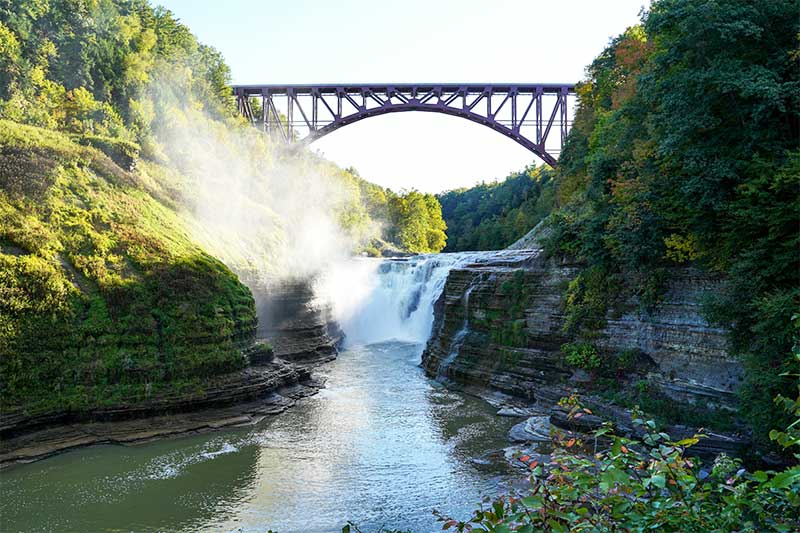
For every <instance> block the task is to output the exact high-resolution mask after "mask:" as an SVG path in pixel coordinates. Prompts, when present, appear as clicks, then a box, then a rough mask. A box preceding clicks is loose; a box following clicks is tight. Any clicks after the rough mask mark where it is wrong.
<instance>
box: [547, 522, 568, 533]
mask: <svg viewBox="0 0 800 533" xmlns="http://www.w3.org/2000/svg"><path fill="white" fill-rule="evenodd" d="M547 525H548V526H550V529H552V530H553V531H555V532H556V533H567V528H566V527H565V526H563V525H562V524H560V523H559V522H556V521H555V520H548V521H547Z"/></svg>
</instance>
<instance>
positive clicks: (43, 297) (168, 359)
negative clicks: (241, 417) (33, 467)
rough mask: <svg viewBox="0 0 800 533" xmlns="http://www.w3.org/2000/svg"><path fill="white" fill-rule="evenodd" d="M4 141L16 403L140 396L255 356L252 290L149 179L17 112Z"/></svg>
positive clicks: (3, 328)
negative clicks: (24, 121)
mask: <svg viewBox="0 0 800 533" xmlns="http://www.w3.org/2000/svg"><path fill="white" fill-rule="evenodd" d="M104 142H105V141H104ZM108 144H113V143H112V142H111V141H108ZM0 147H1V148H0V149H1V150H2V151H3V155H4V156H5V157H4V158H3V163H2V165H0V183H2V184H3V185H4V186H3V188H2V190H1V191H0V295H2V297H1V298H0V392H1V393H2V394H0V397H2V405H3V406H4V407H20V406H23V407H25V408H27V409H29V410H33V411H39V410H47V409H52V408H56V407H59V408H69V409H73V408H87V407H92V406H101V405H110V404H114V403H117V402H123V401H124V402H125V403H130V402H136V401H139V400H142V399H145V397H146V396H147V395H148V394H152V393H153V391H154V390H158V389H161V388H169V389H170V390H172V389H175V388H180V387H184V386H185V384H187V383H193V384H194V385H192V386H198V384H201V383H202V380H203V379H205V378H208V377H210V376H214V375H217V374H220V373H224V372H229V371H231V370H235V369H237V368H240V367H241V366H243V365H244V364H245V359H244V358H243V357H242V354H241V346H242V345H243V343H245V342H247V341H249V339H250V338H251V336H252V335H253V333H254V329H255V324H256V316H255V305H254V302H253V298H252V295H251V294H250V291H249V290H248V289H247V288H246V287H245V286H244V285H242V284H241V283H240V282H239V280H238V278H237V277H236V276H235V275H234V274H233V273H232V272H231V271H230V270H229V269H228V268H227V267H225V265H223V264H222V263H221V262H220V261H218V260H217V259H215V258H213V257H211V256H210V255H208V254H207V253H206V252H205V251H204V250H203V249H202V248H200V247H199V246H198V245H197V244H195V243H194V242H193V241H192V240H191V239H190V238H189V237H188V235H190V234H191V232H190V231H189V227H188V223H187V222H186V221H184V220H183V218H182V216H181V215H180V214H179V212H177V211H176V210H175V209H174V208H173V207H172V206H171V205H170V204H169V203H164V202H162V201H159V199H157V198H156V197H155V196H154V195H152V194H150V192H148V188H145V187H144V186H142V185H141V184H140V183H139V182H138V178H139V176H138V175H136V174H131V173H129V172H127V171H126V170H123V169H121V168H119V166H118V165H117V164H116V163H114V161H112V160H111V159H109V158H108V157H107V156H105V155H104V154H102V153H101V152H99V151H98V150H96V149H94V148H91V147H87V146H80V145H78V144H76V143H74V142H72V141H71V140H70V139H69V138H67V137H66V136H64V135H61V134H58V133H54V132H50V131H45V130H41V129H39V128H34V127H29V126H21V125H18V124H14V123H11V122H8V121H0ZM30 153H34V154H36V157H37V158H40V159H41V160H42V161H45V162H46V164H44V165H41V166H39V165H38V164H32V163H35V161H33V160H32V159H31V157H30V155H29V154H30ZM20 161H21V163H20ZM37 161H38V160H37ZM20 169H22V170H27V171H29V174H28V175H22V177H21V178H20V174H18V172H20ZM36 173H38V174H36ZM164 175H165V176H166V175H168V173H164ZM32 177H33V178H36V179H33V180H31V178H32ZM9 184H10V185H11V186H8V185H9ZM160 188H161V189H168V188H169V185H168V184H164V185H163V186H162V187H160Z"/></svg>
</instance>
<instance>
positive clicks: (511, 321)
mask: <svg viewBox="0 0 800 533" xmlns="http://www.w3.org/2000/svg"><path fill="white" fill-rule="evenodd" d="M529 283H530V281H529V280H528V279H526V277H525V271H524V270H522V269H519V270H515V271H514V273H513V274H512V275H511V276H510V277H509V278H508V279H506V280H505V281H503V282H502V283H501V284H500V287H499V289H498V291H497V293H498V295H499V296H500V298H501V306H500V309H489V310H487V311H486V313H485V316H484V318H483V319H482V320H481V321H480V323H479V325H480V326H481V327H483V328H485V329H487V330H489V338H490V339H491V342H493V343H494V344H499V345H501V346H510V347H515V348H522V347H525V346H526V345H527V343H528V335H527V332H526V330H525V327H526V320H525V309H526V307H527V305H528V300H529Z"/></svg>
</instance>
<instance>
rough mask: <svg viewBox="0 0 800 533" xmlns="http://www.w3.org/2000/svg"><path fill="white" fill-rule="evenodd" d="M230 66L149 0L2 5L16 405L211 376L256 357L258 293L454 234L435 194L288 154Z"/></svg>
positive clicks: (1, 198) (92, 400)
mask: <svg viewBox="0 0 800 533" xmlns="http://www.w3.org/2000/svg"><path fill="white" fill-rule="evenodd" d="M229 78H230V71H229V69H228V67H227V65H226V64H225V63H224V61H223V60H222V58H221V56H220V54H219V53H218V52H217V51H216V50H214V49H213V48H211V47H208V46H206V45H204V44H202V43H200V42H199V41H198V40H197V39H196V38H195V37H194V35H192V33H191V32H190V31H189V29H188V28H187V27H186V26H185V25H183V24H182V23H180V22H179V21H178V20H177V19H176V18H175V16H174V15H172V13H170V12H169V11H167V10H165V9H163V8H160V7H151V6H150V5H149V4H148V3H147V2H146V1H140V0H137V1H134V2H125V1H104V2H77V3H74V4H73V3H69V4H65V3H58V2H53V3H41V2H33V1H23V2H15V3H14V4H13V5H8V4H2V5H0V154H1V155H2V157H0V294H2V298H0V351H1V352H2V353H0V397H1V398H2V406H3V407H4V408H11V407H13V408H15V409H23V410H25V411H26V412H27V413H29V414H30V413H37V412H43V411H48V410H61V411H81V410H85V409H90V408H94V407H98V406H108V405H114V404H118V403H126V404H132V403H136V402H139V401H143V400H145V399H147V398H149V397H151V396H154V395H157V394H158V393H159V391H162V390H165V391H169V392H170V393H178V392H180V391H183V390H185V391H189V392H191V391H197V390H202V388H203V386H204V383H206V381H207V380H208V378H210V377H212V376H216V375H219V374H224V373H227V372H231V371H234V370H237V369H240V368H242V367H243V366H245V365H246V363H247V360H246V358H245V357H244V356H243V348H246V347H247V346H248V345H250V344H252V342H253V340H254V335H255V332H256V320H257V317H256V308H255V304H254V299H253V295H252V293H251V290H250V289H256V288H257V289H258V290H259V291H260V292H262V293H263V292H264V291H266V290H267V289H266V288H265V287H266V286H268V285H269V283H271V282H274V281H276V280H288V279H290V278H293V277H296V278H308V277H310V276H313V275H314V274H315V272H317V271H318V269H319V268H321V266H322V265H323V264H324V262H325V261H330V260H331V259H332V258H335V257H339V256H347V255H349V254H351V253H358V252H360V251H363V250H366V251H369V252H371V253H380V250H378V249H377V248H376V247H375V243H378V244H379V245H380V246H387V247H389V248H400V249H401V250H409V251H424V252H429V251H439V250H440V249H441V248H442V247H443V246H444V232H443V227H442V226H443V224H442V223H441V216H440V214H439V205H438V203H437V202H435V199H434V200H433V202H431V201H429V199H428V198H427V197H426V196H423V195H419V193H415V192H413V191H412V192H411V193H407V194H402V195H398V194H394V193H391V191H385V190H383V189H381V188H380V187H377V186H374V185H372V184H370V183H368V182H367V181H365V180H364V179H362V178H360V177H359V176H358V175H357V173H355V172H354V171H348V170H344V169H341V168H338V167H336V166H335V165H334V164H332V163H330V162H328V161H325V160H324V159H321V158H320V157H318V156H316V155H315V154H313V153H311V152H309V151H299V152H296V153H295V152H289V151H286V150H284V149H283V147H282V146H281V145H280V144H279V143H273V142H271V140H270V139H269V138H268V137H267V136H265V135H263V134H261V133H259V132H257V131H256V130H255V129H253V128H251V127H250V126H249V125H248V124H247V123H245V122H244V120H243V119H241V118H239V117H238V116H237V115H236V112H235V106H234V102H233V99H232V98H231V91H230V88H229V82H230V79H229ZM431 199H432V197H431ZM421 215H425V216H421ZM381 238H383V239H384V240H388V241H395V242H396V245H393V244H391V243H390V244H385V243H383V242H382V241H381ZM243 282H245V283H248V284H249V285H250V286H251V287H250V289H249V288H248V287H247V286H245V284H243ZM259 296H261V297H268V296H269V295H264V294H259ZM278 296H279V297H283V296H284V295H278ZM309 297H310V296H309Z"/></svg>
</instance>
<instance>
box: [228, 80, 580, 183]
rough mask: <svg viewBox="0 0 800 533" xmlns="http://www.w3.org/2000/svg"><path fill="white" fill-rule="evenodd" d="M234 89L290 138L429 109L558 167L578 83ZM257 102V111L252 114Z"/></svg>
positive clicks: (255, 117) (241, 104) (246, 111)
mask: <svg viewBox="0 0 800 533" xmlns="http://www.w3.org/2000/svg"><path fill="white" fill-rule="evenodd" d="M233 93H234V96H235V97H236V101H237V106H238V109H239V112H240V113H241V114H242V115H243V116H245V117H246V118H247V119H249V120H250V121H251V122H253V124H254V125H256V126H258V127H260V128H263V130H264V131H266V132H268V133H270V134H272V135H277V136H280V137H281V138H283V139H284V140H285V141H286V142H289V143H291V142H299V143H303V144H308V143H311V142H313V141H314V140H316V139H319V138H320V137H322V136H323V135H326V134H328V133H330V132H332V131H336V130H337V129H339V128H341V127H342V126H347V125H348V124H352V123H354V122H358V121H359V120H363V119H365V118H369V117H375V116H378V115H384V114H387V113H397V112H402V111H428V112H433V113H444V114H446V115H452V116H456V117H461V118H465V119H467V120H471V121H472V122H476V123H478V124H482V125H484V126H487V127H489V128H491V129H493V130H495V131H497V132H499V133H502V134H503V135H505V136H506V137H509V138H511V139H513V140H514V141H516V142H518V143H519V144H521V145H522V146H524V147H525V148H527V149H528V150H530V151H531V152H533V153H535V154H536V155H537V156H539V157H540V158H541V159H542V160H543V161H544V162H545V163H547V164H549V165H550V166H552V167H555V166H556V164H557V156H558V153H559V152H560V149H561V146H562V145H563V144H564V141H565V139H566V137H567V133H568V132H569V128H570V126H571V124H572V120H571V106H570V100H573V99H574V95H575V86H574V85H572V84H564V83H556V84H547V83H531V84H524V83H507V84H494V83H486V84H475V83H469V84H458V83H447V84H354V85H236V86H234V87H233ZM258 103H260V106H258ZM254 104H255V105H254ZM258 107H260V111H255V112H254V108H255V109H258ZM554 130H555V131H556V132H557V133H554ZM551 134H552V135H551ZM554 137H555V138H554ZM548 140H549V141H550V144H549V146H548Z"/></svg>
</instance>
